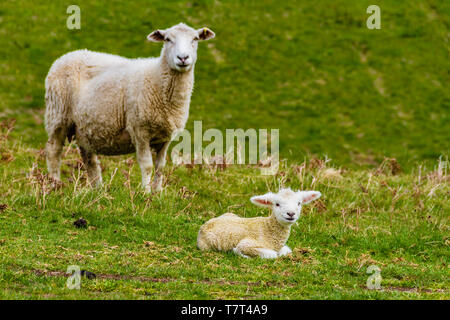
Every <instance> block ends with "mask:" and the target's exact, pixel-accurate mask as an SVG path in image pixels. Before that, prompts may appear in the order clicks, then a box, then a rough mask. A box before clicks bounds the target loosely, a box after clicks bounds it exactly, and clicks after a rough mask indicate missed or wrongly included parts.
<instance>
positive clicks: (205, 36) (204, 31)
mask: <svg viewBox="0 0 450 320" xmlns="http://www.w3.org/2000/svg"><path fill="white" fill-rule="evenodd" d="M197 32H198V39H199V40H209V39H212V38H214V37H215V36H216V34H215V33H214V32H212V31H211V29H208V28H201V29H198V30H197Z"/></svg>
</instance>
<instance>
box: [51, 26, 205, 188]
mask: <svg viewBox="0 0 450 320" xmlns="http://www.w3.org/2000/svg"><path fill="white" fill-rule="evenodd" d="M213 37H214V33H213V32H212V31H211V30H209V29H208V28H202V29H199V30H194V29H192V28H190V27H188V26H187V25H185V24H182V23H180V24H178V25H176V26H173V27H171V28H169V29H166V30H156V31H154V32H152V33H151V34H150V35H148V37H147V38H148V40H150V41H156V42H159V41H164V42H165V43H164V46H163V48H162V51H161V55H160V57H157V58H140V59H127V58H123V57H120V56H115V55H110V54H105V53H98V52H92V51H88V50H78V51H74V52H70V53H67V54H65V55H64V56H62V57H61V58H59V59H57V60H56V61H55V62H54V63H53V65H52V67H51V68H50V71H49V73H48V75H47V78H46V81H45V88H46V95H45V99H46V113H45V128H46V130H47V133H48V136H49V139H48V142H47V145H46V154H47V167H48V171H49V175H50V177H52V178H53V179H54V180H56V181H59V180H60V161H61V151H62V148H63V145H64V142H65V139H66V137H68V138H69V140H70V139H71V138H72V137H73V136H75V138H76V140H77V144H78V145H79V147H80V153H81V156H82V158H83V162H84V164H85V166H86V168H87V172H88V177H89V180H90V181H91V183H92V182H93V183H95V184H101V181H102V178H101V169H100V166H99V163H98V160H97V154H104V155H119V154H128V153H132V152H135V151H136V155H137V161H138V163H139V166H140V168H141V172H142V186H143V187H144V189H145V191H147V192H150V191H151V189H152V188H153V189H155V190H160V189H161V186H162V168H163V167H164V165H165V158H166V153H167V149H168V147H169V144H170V141H171V139H172V138H173V136H174V134H175V133H176V132H177V131H178V130H182V129H183V128H184V126H185V124H186V121H187V118H188V115H189V104H190V99H191V93H192V88H193V85H194V65H195V62H196V59H197V42H198V41H200V40H208V39H211V38H213ZM152 150H154V151H155V153H156V157H155V177H154V180H153V182H152V183H151V177H152V171H153V159H152V152H151V151H152Z"/></svg>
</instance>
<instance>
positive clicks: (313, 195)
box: [299, 191, 322, 204]
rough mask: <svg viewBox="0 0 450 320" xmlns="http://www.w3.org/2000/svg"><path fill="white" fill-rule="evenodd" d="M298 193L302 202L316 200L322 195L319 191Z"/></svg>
mask: <svg viewBox="0 0 450 320" xmlns="http://www.w3.org/2000/svg"><path fill="white" fill-rule="evenodd" d="M299 194H300V197H301V199H302V204H307V203H310V202H311V201H314V200H317V199H319V198H320V196H321V195H322V194H321V193H320V192H319V191H299Z"/></svg>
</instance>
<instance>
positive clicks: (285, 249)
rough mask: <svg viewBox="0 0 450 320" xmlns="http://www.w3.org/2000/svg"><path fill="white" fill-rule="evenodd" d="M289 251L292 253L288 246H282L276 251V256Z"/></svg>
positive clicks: (283, 254)
mask: <svg viewBox="0 0 450 320" xmlns="http://www.w3.org/2000/svg"><path fill="white" fill-rule="evenodd" d="M290 253H292V250H291V248H289V247H288V246H284V247H283V248H281V249H280V251H278V256H280V257H282V256H285V255H287V254H290Z"/></svg>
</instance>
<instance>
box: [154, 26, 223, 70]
mask: <svg viewBox="0 0 450 320" xmlns="http://www.w3.org/2000/svg"><path fill="white" fill-rule="evenodd" d="M214 36H215V35H214V32H212V31H211V30H209V29H208V28H201V29H198V30H195V29H192V28H191V27H189V26H187V25H185V24H184V23H180V24H177V25H175V26H173V27H171V28H169V29H166V30H155V31H153V32H152V33H150V34H149V35H148V36H147V39H148V40H150V41H154V42H160V41H164V47H163V56H164V58H165V59H166V62H167V63H168V65H169V67H170V68H171V69H172V70H176V71H179V72H186V71H189V70H191V69H192V67H193V66H194V65H195V61H196V60H197V46H198V41H202V40H209V39H212V38H214Z"/></svg>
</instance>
